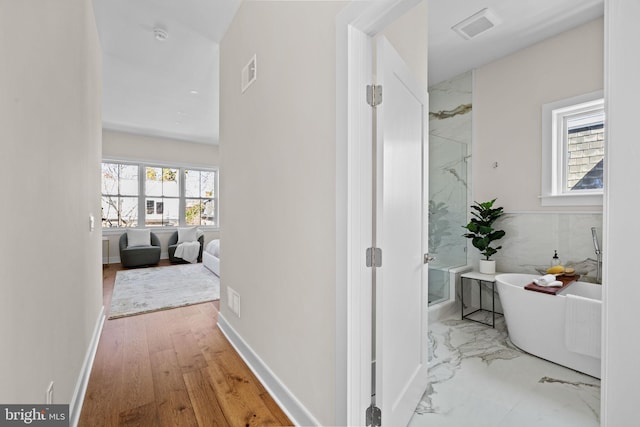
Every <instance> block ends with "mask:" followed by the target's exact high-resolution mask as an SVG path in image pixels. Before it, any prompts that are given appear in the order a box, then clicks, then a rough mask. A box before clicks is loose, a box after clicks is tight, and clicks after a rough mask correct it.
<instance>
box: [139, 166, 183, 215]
mask: <svg viewBox="0 0 640 427" xmlns="http://www.w3.org/2000/svg"><path fill="white" fill-rule="evenodd" d="M144 189H145V195H146V202H147V206H149V205H151V206H152V209H151V210H149V209H147V215H146V216H145V221H144V225H145V226H147V227H165V226H178V225H180V170H179V169H178V168H163V167H152V166H147V167H145V183H144ZM158 205H160V206H162V207H161V208H160V210H158ZM153 207H155V209H153Z"/></svg>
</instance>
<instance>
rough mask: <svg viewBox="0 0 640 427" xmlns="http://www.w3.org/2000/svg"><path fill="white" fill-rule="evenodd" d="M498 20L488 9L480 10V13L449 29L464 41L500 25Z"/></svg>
mask: <svg viewBox="0 0 640 427" xmlns="http://www.w3.org/2000/svg"><path fill="white" fill-rule="evenodd" d="M500 22H501V21H500V18H498V17H497V16H496V15H495V14H494V13H493V12H491V11H490V10H489V9H482V10H481V11H480V12H478V13H476V14H474V15H472V16H470V17H468V18H467V19H465V20H464V21H461V22H459V23H457V24H456V25H454V26H453V27H451V29H452V30H453V31H455V32H456V33H458V34H459V35H460V36H461V37H462V38H464V39H465V40H470V39H472V38H474V37H477V36H478V35H480V34H482V33H484V32H486V31H489V30H490V29H492V28H493V27H495V26H496V25H498V24H500Z"/></svg>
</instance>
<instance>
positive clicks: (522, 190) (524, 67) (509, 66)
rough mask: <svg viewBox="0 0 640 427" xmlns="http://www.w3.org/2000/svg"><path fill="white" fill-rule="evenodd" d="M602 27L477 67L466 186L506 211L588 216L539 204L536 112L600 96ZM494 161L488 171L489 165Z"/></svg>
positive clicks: (584, 29) (539, 130)
mask: <svg viewBox="0 0 640 427" xmlns="http://www.w3.org/2000/svg"><path fill="white" fill-rule="evenodd" d="M603 34H604V29H603V20H602V19H597V20H595V21H592V22H590V23H587V24H585V25H583V26H580V27H577V28H575V29H573V30H571V31H568V32H565V33H563V34H560V35H558V36H556V37H552V38H550V39H547V40H545V41H543V42H540V43H538V44H536V45H534V46H531V47H529V48H527V49H523V50H520V51H518V52H516V53H514V54H512V55H509V56H507V57H505V58H503V59H500V60H497V61H495V62H492V63H490V64H488V65H485V66H483V67H480V68H478V69H477V70H476V71H475V81H474V93H473V121H474V138H473V145H474V148H473V184H474V196H475V198H476V200H478V201H484V200H491V199H492V198H494V197H497V198H498V200H499V202H500V204H501V205H502V206H504V207H505V210H507V211H544V210H547V211H549V210H554V211H560V210H568V211H577V210H582V211H593V210H594V209H597V210H601V207H589V206H587V207H570V208H560V207H554V208H551V209H550V208H544V207H542V206H541V205H540V200H539V199H538V196H540V194H541V192H540V180H541V175H540V174H541V152H542V145H541V140H542V139H541V138H542V136H541V134H542V121H541V120H542V114H541V109H542V105H543V104H546V103H549V102H552V101H557V100H560V99H565V98H569V97H571V96H576V95H580V94H584V93H588V92H593V91H596V90H600V89H602V88H603V85H604V76H603V63H604V60H603ZM494 162H498V167H497V168H494V167H493V163H494Z"/></svg>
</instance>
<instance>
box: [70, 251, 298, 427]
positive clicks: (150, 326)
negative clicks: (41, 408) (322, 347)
mask: <svg viewBox="0 0 640 427" xmlns="http://www.w3.org/2000/svg"><path fill="white" fill-rule="evenodd" d="M161 265H168V261H166V260H162V261H161ZM120 269H121V266H120V264H111V265H110V266H109V267H108V268H105V269H104V270H103V278H104V306H105V310H107V317H108V310H109V307H110V305H111V294H112V292H113V284H114V280H115V275H116V271H118V270H120ZM218 308H219V301H215V302H210V303H204V304H197V305H192V306H188V307H182V308H176V309H172V310H163V311H156V312H153V313H148V314H142V315H137V316H130V317H123V318H120V319H114V320H106V321H105V324H104V329H103V331H102V336H101V337H100V343H99V346H98V351H97V354H96V358H95V362H94V364H93V369H92V371H91V377H90V379H89V385H88V388H87V393H86V396H85V400H84V404H83V407H82V413H81V415H80V422H79V426H87V427H94V426H203V427H204V426H207V427H210V426H211V427H213V426H284V425H291V421H289V419H288V418H287V416H286V415H285V414H284V412H282V410H281V409H280V408H279V407H278V405H277V404H276V403H275V402H274V401H273V399H272V398H271V396H270V395H269V393H267V391H266V390H265V389H264V387H263V386H262V384H260V382H259V381H258V380H257V379H256V378H255V376H254V375H253V373H252V372H251V371H250V370H249V368H248V367H247V365H246V364H245V363H244V361H243V360H242V359H241V358H240V356H239V355H238V354H237V353H236V352H235V350H234V349H233V347H231V345H230V344H229V342H228V341H227V339H226V338H225V337H224V335H223V334H222V332H220V330H219V329H218V327H217V317H218Z"/></svg>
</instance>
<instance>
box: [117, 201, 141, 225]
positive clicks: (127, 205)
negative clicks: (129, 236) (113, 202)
mask: <svg viewBox="0 0 640 427" xmlns="http://www.w3.org/2000/svg"><path fill="white" fill-rule="evenodd" d="M118 206H119V221H118V226H119V227H135V226H137V225H138V198H137V197H120V199H119V203H118Z"/></svg>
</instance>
